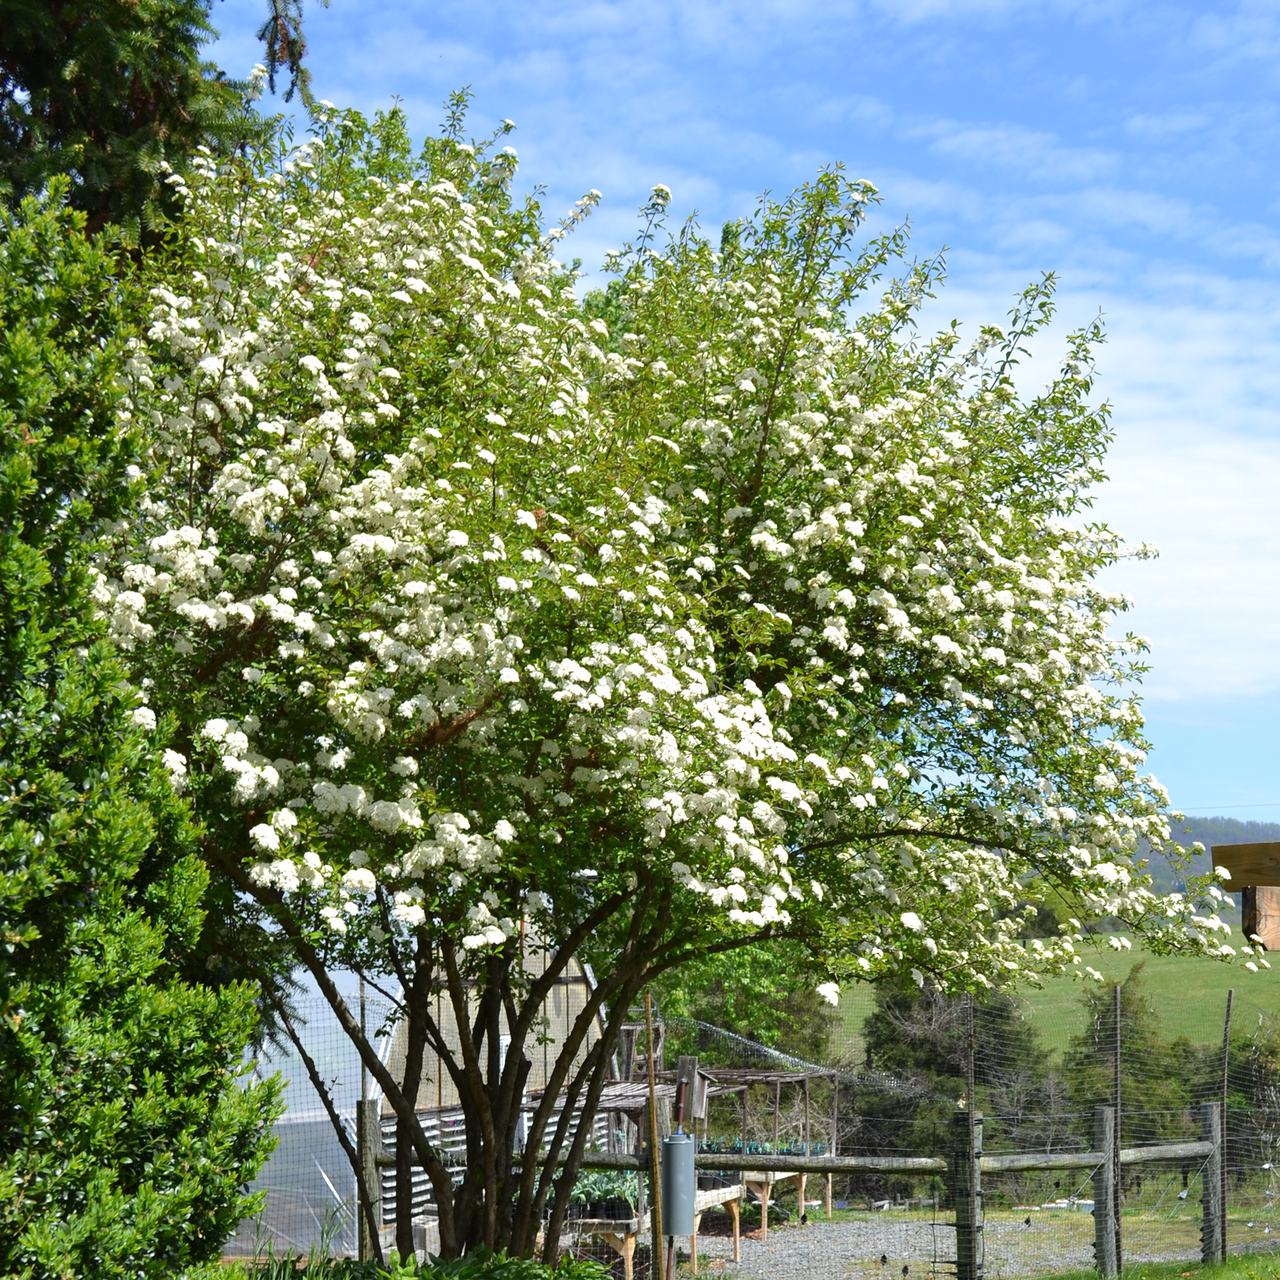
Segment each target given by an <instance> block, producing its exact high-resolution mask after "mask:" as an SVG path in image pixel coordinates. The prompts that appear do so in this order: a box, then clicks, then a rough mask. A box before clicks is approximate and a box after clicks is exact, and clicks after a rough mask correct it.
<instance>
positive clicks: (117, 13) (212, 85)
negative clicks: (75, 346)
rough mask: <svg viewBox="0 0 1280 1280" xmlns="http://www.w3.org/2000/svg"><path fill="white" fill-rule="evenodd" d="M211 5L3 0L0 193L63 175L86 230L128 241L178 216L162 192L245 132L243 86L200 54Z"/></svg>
mask: <svg viewBox="0 0 1280 1280" xmlns="http://www.w3.org/2000/svg"><path fill="white" fill-rule="evenodd" d="M209 9H210V5H209V0H56V2H53V3H51V2H50V0H0V192H3V193H4V195H6V196H7V197H8V199H9V200H10V201H11V202H12V203H13V204H15V205H16V203H17V202H19V201H20V200H21V199H22V198H23V197H24V196H26V195H30V194H36V193H39V192H41V191H43V190H44V188H45V187H46V185H47V184H48V183H49V181H50V179H51V178H53V177H54V176H55V175H57V174H65V175H67V177H68V178H69V179H70V181H71V188H70V196H69V200H70V204H71V206H72V208H75V209H79V210H82V211H83V212H84V213H85V214H86V215H87V216H88V225H89V229H90V230H91V231H96V230H98V229H100V228H101V227H103V226H105V225H107V224H109V223H115V224H119V225H120V226H121V227H122V228H123V230H124V232H125V235H126V238H127V239H128V240H129V241H131V242H134V243H136V242H138V241H139V240H141V239H143V238H145V237H146V235H147V233H149V232H154V231H155V230H156V229H157V228H158V227H159V226H160V225H161V224H162V223H163V222H164V221H165V219H166V218H169V217H171V216H173V215H174V213H175V212H176V211H177V207H178V206H177V203H176V199H175V196H174V194H173V192H172V190H171V189H170V188H169V187H168V186H166V182H165V180H166V177H167V176H168V174H169V172H170V170H171V169H176V170H181V169H182V168H183V167H184V166H185V164H186V159H187V157H188V156H189V155H190V154H191V153H192V152H193V151H194V150H195V149H196V148H197V147H199V146H202V145H209V146H212V147H213V148H214V149H215V150H218V151H221V152H226V151H229V150H230V149H232V148H233V147H234V146H235V145H236V144H237V142H238V141H239V140H240V139H241V138H242V137H243V135H244V132H245V128H246V122H247V117H246V116H245V115H244V113H243V112H242V110H241V105H242V101H243V94H242V86H240V85H238V84H235V83H232V82H230V81H228V80H226V79H225V78H224V76H223V75H222V73H221V72H220V71H218V70H217V68H216V67H214V66H213V64H212V63H209V62H207V61H204V60H202V59H201V57H200V46H201V45H202V44H203V43H204V42H205V41H207V40H208V39H210V38H211V37H212V36H213V35H214V34H215V33H214V31H213V28H212V27H211V26H210V25H209Z"/></svg>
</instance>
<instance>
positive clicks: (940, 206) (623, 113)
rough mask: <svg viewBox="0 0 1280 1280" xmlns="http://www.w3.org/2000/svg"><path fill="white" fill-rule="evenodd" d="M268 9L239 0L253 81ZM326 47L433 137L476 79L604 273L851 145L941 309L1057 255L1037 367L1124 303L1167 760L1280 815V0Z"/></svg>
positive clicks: (1140, 588) (908, 8) (378, 5)
mask: <svg viewBox="0 0 1280 1280" xmlns="http://www.w3.org/2000/svg"><path fill="white" fill-rule="evenodd" d="M265 9H266V4H265V0H222V3H220V4H218V5H216V6H215V8H214V14H213V20H214V22H215V24H216V25H217V26H218V27H219V28H220V29H221V31H222V32H223V38H222V40H221V41H220V43H219V44H218V45H217V46H216V48H215V49H214V51H213V56H214V57H215V58H216V59H217V61H218V62H219V63H220V64H221V65H222V66H224V67H225V68H226V69H227V70H228V71H229V72H231V73H232V74H243V73H244V72H245V71H247V70H248V68H249V67H250V66H251V65H252V64H253V63H254V62H255V61H257V60H258V58H259V56H260V54H259V50H258V48H257V47H256V44H255V41H254V40H253V36H252V33H253V31H254V30H255V29H256V27H257V26H258V25H260V23H261V22H262V19H263V16H264V15H265ZM307 37H308V41H309V45H310V54H309V62H310V66H311V69H312V74H313V76H314V88H315V91H316V92H317V94H318V95H319V96H320V97H323V98H328V99H330V100H332V101H334V102H336V103H338V104H339V105H342V106H356V107H359V108H360V109H361V110H364V111H368V112H371V111H373V110H375V109H376V108H378V107H380V106H386V105H388V104H389V103H390V101H391V99H392V97H393V96H395V97H398V98H399V99H400V101H401V103H402V105H403V106H404V107H405V109H406V110H407V112H408V114H409V118H410V121H411V123H412V126H413V128H414V130H415V133H417V134H418V135H419V136H421V135H422V134H424V133H426V132H427V131H428V130H432V129H434V128H435V127H436V126H437V125H438V123H439V121H440V119H441V117H442V114H443V112H442V108H441V104H442V103H443V101H444V99H445V97H446V95H447V94H448V93H449V92H450V91H451V90H453V89H456V88H460V87H461V86H463V85H469V86H470V87H471V89H472V91H473V92H474V94H475V101H474V105H473V108H472V121H473V123H474V127H475V131H476V132H477V133H487V132H488V130H489V128H490V127H491V126H492V125H493V124H495V123H496V122H497V121H498V120H500V119H502V118H503V117H509V118H511V119H512V120H514V121H515V122H516V124H517V126H518V131H517V133H516V135H515V138H514V143H515V146H516V147H517V149H518V151H519V153H520V158H521V173H522V180H523V181H524V182H525V183H526V184H528V185H530V186H531V185H534V184H539V185H542V186H544V187H545V188H546V191H547V195H546V199H545V207H546V209H547V211H548V213H549V214H550V215H552V216H555V217H558V216H559V213H560V212H561V211H562V210H565V209H567V208H568V207H569V206H570V205H571V204H572V202H573V201H574V200H575V199H577V198H578V196H580V195H581V194H582V193H583V192H585V191H587V190H589V189H590V188H593V187H594V188H598V189H599V190H600V191H601V192H602V193H603V195H604V202H603V205H602V207H601V209H600V210H599V211H598V212H597V213H596V214H595V215H594V216H593V217H592V218H591V219H590V221H589V222H588V223H587V224H586V226H585V227H584V228H583V229H582V230H581V231H580V232H578V233H577V234H576V235H575V237H574V241H573V242H572V248H571V249H570V250H569V252H570V253H572V254H573V255H575V256H580V257H581V258H582V259H583V261H584V264H585V265H586V267H588V268H592V267H594V266H596V265H597V264H598V263H599V262H600V261H601V260H602V258H603V255H604V252H605V250H606V249H608V248H611V247H613V246H615V245H617V244H619V243H620V242H621V241H622V240H624V239H626V238H627V237H628V236H629V235H630V234H631V230H632V228H633V226H634V210H635V209H636V208H637V207H638V206H639V205H640V204H641V203H642V201H643V199H644V196H645V194H646V192H647V191H648V189H649V188H650V187H651V186H652V185H653V184H654V183H656V182H664V183H666V184H667V185H668V186H670V187H671V189H672V192H673V195H674V208H675V210H676V211H678V212H679V213H680V214H682V215H683V214H686V213H689V212H691V211H693V210H697V211H698V213H699V215H700V217H701V219H702V221H703V223H704V225H706V226H707V227H709V228H715V227H718V225H719V224H720V223H721V222H722V221H723V220H725V219H726V218H730V217H737V216H741V215H743V214H745V213H748V212H749V211H750V209H751V207H752V204H753V202H754V200H755V198H756V196H757V195H758V194H759V193H760V192H761V191H763V190H772V191H774V192H783V191H787V190H789V189H791V188H792V187H794V186H795V185H797V184H798V183H800V182H803V181H804V180H805V179H807V178H809V177H810V176H812V175H813V174H814V173H815V172H816V170H817V169H818V168H820V167H821V166H822V165H824V164H828V163H830V162H832V161H835V160H841V161H843V162H844V163H845V164H846V166H847V167H848V169H849V170H850V171H851V172H852V173H853V174H854V175H855V176H860V177H865V178H868V179H870V180H871V181H872V182H874V183H875V184H876V186H877V187H879V189H880V191H881V193H882V195H883V198H884V202H883V204H882V205H881V207H880V210H879V211H878V214H877V221H878V222H879V223H881V224H883V225H888V224H889V223H891V222H898V221H902V220H904V219H908V218H909V219H910V222H911V225H912V228H913V242H914V245H915V249H916V252H918V253H920V254H921V255H924V254H929V253H932V252H933V251H935V250H937V249H938V248H940V247H942V246H944V245H945V246H948V255H947V257H948V262H949V282H948V284H947V287H946V288H945V290H944V291H943V293H942V295H941V296H940V298H939V299H938V301H937V302H936V303H935V304H933V305H932V308H931V311H930V315H929V319H930V322H931V323H942V322H944V321H946V320H949V319H950V318H951V317H952V316H956V317H959V318H960V319H962V320H964V321H967V322H970V323H972V322H975V321H977V320H979V319H983V320H997V321H998V320H1000V319H1001V318H1002V317H1003V315H1004V314H1005V312H1006V311H1007V310H1008V307H1009V305H1010V302H1011V298H1012V295H1013V294H1014V292H1015V291H1017V290H1018V289H1020V288H1021V287H1022V286H1023V285H1024V284H1025V283H1027V282H1029V281H1030V280H1032V279H1034V278H1036V277H1037V276H1038V275H1039V273H1041V272H1042V271H1048V270H1052V271H1055V272H1057V273H1058V275H1059V278H1060V281H1061V293H1060V320H1061V323H1060V324H1059V325H1058V326H1057V332H1056V333H1051V334H1049V335H1047V336H1046V338H1045V339H1044V340H1043V341H1042V342H1041V343H1040V344H1039V346H1038V347H1037V352H1036V357H1037V358H1036V360H1035V361H1033V362H1032V364H1031V366H1029V367H1028V368H1027V370H1026V376H1027V378H1028V379H1029V380H1032V381H1034V380H1043V378H1044V377H1045V376H1047V373H1048V369H1049V367H1050V362H1051V361H1052V359H1053V355H1054V352H1055V349H1056V344H1057V343H1058V342H1060V338H1061V334H1062V332H1064V331H1065V330H1066V328H1067V327H1069V326H1074V325H1075V324H1079V323H1082V322H1083V321H1084V320H1086V319H1088V318H1089V317H1091V316H1093V315H1094V314H1096V313H1098V312H1099V311H1101V312H1102V313H1103V315H1104V317H1105V319H1106V322H1107V327H1108V331H1109V335H1110V340H1109V342H1108V345H1107V346H1106V348H1104V350H1103V351H1102V353H1101V361H1100V365H1101V374H1102V376H1101V383H1100V386H1101V390H1102V393H1103V395H1105V396H1106V397H1107V398H1108V399H1109V400H1110V401H1111V402H1112V404H1113V406H1114V426H1115V430H1116V442H1115V445H1114V447H1113V451H1112V454H1111V462H1110V467H1109V470H1110V473H1111V476H1112V480H1111V483H1110V484H1108V485H1107V486H1106V487H1105V488H1104V489H1102V490H1101V491H1100V492H1099V494H1098V497H1097V501H1096V506H1095V510H1096V512H1097V513H1098V515H1099V516H1100V517H1102V518H1105V519H1106V520H1107V521H1108V522H1109V523H1111V524H1112V525H1113V526H1115V527H1116V528H1118V529H1119V530H1121V531H1122V532H1123V533H1124V534H1126V535H1127V536H1128V537H1129V538H1130V539H1132V540H1133V541H1135V542H1140V541H1148V542H1154V543H1156V544H1157V545H1158V546H1159V547H1160V549H1161V556H1160V558H1159V559H1158V560H1157V561H1155V562H1146V563H1132V564H1127V565H1125V566H1122V567H1121V568H1119V569H1117V570H1115V571H1113V574H1112V579H1111V580H1112V583H1113V585H1114V586H1116V587H1117V588H1118V589H1121V590H1124V591H1127V592H1129V593H1130V594H1131V595H1132V596H1133V597H1134V598H1135V600H1136V601H1137V606H1136V608H1135V610H1134V612H1133V613H1132V614H1131V615H1130V616H1129V617H1130V623H1131V625H1132V626H1133V627H1134V629H1135V630H1137V631H1138V632H1139V633H1141V634H1143V635H1146V636H1148V637H1149V638H1150V639H1151V641H1152V645H1153V654H1152V658H1151V663H1152V671H1151V674H1150V676H1149V677H1148V679H1147V681H1146V697H1145V705H1146V709H1147V714H1148V727H1149V732H1150V735H1151V737H1152V739H1153V741H1154V743H1155V750H1154V752H1153V753H1152V756H1151V758H1150V763H1151V765H1152V767H1153V769H1154V770H1155V772H1156V773H1157V775H1158V776H1159V777H1160V778H1161V780H1162V781H1164V782H1165V783H1166V785H1167V786H1168V787H1169V789H1170V792H1171V795H1172V798H1173V801H1174V803H1175V804H1176V805H1180V806H1182V807H1184V808H1185V809H1186V810H1187V811H1188V812H1192V811H1195V812H1201V813H1207V812H1213V813H1229V814H1234V815H1236V816H1239V817H1243V818H1255V819H1260V820H1274V821H1280V290H1278V289H1277V285H1278V284H1280V167H1278V166H1277V163H1276V160H1277V156H1278V154H1280V96H1278V94H1277V88H1278V81H1280V0H1276V2H1274V3H1239V4H1199V5H1193V4H1158V3H1149V2H1148V3H1126V0H1110V2H1109V3H1106V4H1099V3H1092V2H1084V3H1072V2H1070V0H1061V2H1057V3H1055V2H1054V0H1035V2H1033V3H1018V2H1016V0H1007V2H1002V0H949V2H947V3H943V2H937V3H935V2H933V0H898V2H897V3H875V2H874V0H867V2H865V3H847V2H843V0H827V2H825V3H809V2H808V0H793V2H784V0H755V2H754V3H749V4H743V3H739V4H727V3H719V2H716V0H684V2H683V3H678V4H677V3H670V2H669V0H645V3H639V2H638V0H625V2H621V3H608V2H604V0H564V2H563V3H560V4H558V5H554V6H551V5H545V4H537V3H527V2H526V3H494V2H490V0H470V2H469V3H465V4H464V3H455V2H454V0H432V2H431V3H418V2H406V3H400V4H393V3H383V2H381V0H333V3H332V7H330V8H328V9H325V8H322V7H320V6H319V5H318V4H316V5H312V6H310V7H309V8H308V11H307Z"/></svg>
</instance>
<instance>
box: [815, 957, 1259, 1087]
mask: <svg viewBox="0 0 1280 1280" xmlns="http://www.w3.org/2000/svg"><path fill="white" fill-rule="evenodd" d="M1240 941H1241V938H1240V935H1239V933H1237V934H1235V935H1234V936H1233V938H1232V943H1233V945H1239V943H1240ZM1097 944H1098V945H1097V946H1087V947H1086V949H1085V950H1084V951H1083V953H1082V954H1083V963H1084V964H1087V965H1091V966H1092V967H1093V968H1095V969H1097V970H1098V972H1099V973H1101V974H1102V975H1103V977H1104V978H1106V979H1109V980H1111V981H1116V980H1123V979H1124V978H1125V977H1127V976H1128V974H1129V971H1130V969H1131V968H1132V967H1133V966H1134V965H1135V964H1138V963H1139V962H1145V967H1144V969H1143V978H1144V980H1145V983H1146V989H1147V996H1148V999H1150V1001H1151V1002H1152V1004H1154V1006H1155V1008H1156V1011H1157V1013H1158V1015H1159V1017H1160V1020H1161V1023H1162V1024H1163V1027H1164V1031H1165V1034H1166V1035H1167V1036H1169V1037H1171V1038H1172V1037H1175V1036H1186V1037H1187V1038H1188V1039H1190V1040H1192V1041H1194V1042H1196V1043H1198V1044H1215V1043H1219V1042H1221V1040H1222V1019H1223V1014H1224V1013H1225V1011H1226V1001H1227V990H1228V988H1234V990H1235V1005H1234V1010H1233V1014H1232V1021H1233V1024H1234V1025H1235V1026H1236V1027H1239V1028H1244V1027H1247V1026H1249V1025H1253V1024H1255V1023H1256V1022H1257V1019H1258V1015H1259V1014H1260V1013H1263V1014H1268V1015H1270V1016H1272V1017H1280V955H1277V956H1276V957H1275V959H1274V960H1273V961H1272V963H1273V966H1274V967H1273V968H1271V969H1269V970H1267V969H1264V970H1260V971H1259V972H1258V973H1249V972H1248V971H1247V970H1243V969H1241V968H1239V967H1238V966H1233V965H1227V964H1222V963H1220V962H1218V961H1215V960H1195V959H1188V958H1184V957H1181V956H1155V955H1151V954H1150V953H1149V952H1147V951H1145V950H1142V949H1140V948H1138V947H1137V946H1135V947H1134V948H1133V950H1132V951H1124V952H1116V951H1113V950H1112V949H1111V947H1110V946H1109V945H1108V944H1107V940H1106V937H1105V936H1103V935H1100V936H1099V937H1098V938H1097ZM1085 981H1086V979H1083V978H1079V979H1078V978H1073V977H1071V976H1070V975H1066V976H1063V977H1060V978H1052V979H1050V980H1049V981H1047V982H1046V983H1045V985H1044V986H1043V987H1042V988H1040V989H1039V990H1035V989H1032V988H1023V989H1022V990H1021V991H1020V992H1019V997H1020V999H1021V1000H1022V1001H1023V1002H1024V1004H1025V1005H1026V1008H1027V1012H1028V1017H1030V1018H1032V1019H1033V1020H1034V1022H1035V1024H1036V1027H1037V1028H1038V1030H1039V1032H1040V1037H1041V1041H1042V1043H1043V1044H1044V1046H1045V1048H1047V1049H1051V1050H1053V1051H1054V1052H1061V1050H1062V1049H1063V1048H1064V1047H1065V1046H1066V1043H1067V1041H1068V1040H1069V1039H1070V1038H1071V1036H1073V1035H1075V1034H1076V1033H1077V1032H1079V1031H1080V1030H1081V1028H1082V1025H1083V1014H1082V1011H1081V999H1080V997H1081V992H1082V990H1083V988H1084V983H1085ZM874 1005H875V998H874V995H873V992H872V990H871V988H869V987H858V988H851V989H849V990H848V991H846V992H845V993H844V994H843V995H842V997H841V1000H840V1014H841V1021H840V1024H839V1025H838V1027H837V1030H836V1034H835V1041H836V1043H835V1044H833V1049H834V1051H835V1052H836V1053H837V1054H838V1056H839V1057H840V1058H841V1059H842V1060H843V1061H846V1062H854V1063H858V1062H861V1061H862V1060H863V1058H864V1056H865V1053H864V1050H863V1046H862V1023H863V1021H864V1019H865V1018H866V1017H867V1015H868V1014H869V1013H870V1012H871V1011H872V1009H873V1008H874Z"/></svg>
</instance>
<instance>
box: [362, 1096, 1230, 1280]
mask: <svg viewBox="0 0 1280 1280" xmlns="http://www.w3.org/2000/svg"><path fill="white" fill-rule="evenodd" d="M982 1127H983V1125H982V1116H981V1115H978V1114H974V1115H972V1116H971V1115H969V1114H968V1113H966V1112H963V1111H960V1112H957V1114H956V1116H955V1118H954V1120H953V1121H952V1125H951V1135H952V1138H951V1150H950V1151H949V1153H948V1154H947V1155H945V1156H849V1155H846V1156H808V1155H772V1154H766V1153H755V1154H750V1155H733V1154H729V1153H716V1152H700V1153H698V1154H697V1155H695V1157H694V1165H695V1167H696V1168H699V1169H711V1170H716V1171H726V1172H727V1171H735V1170H736V1171H746V1170H751V1171H759V1172H763V1173H806V1174H808V1173H817V1174H834V1173H905V1174H939V1175H941V1176H942V1177H944V1178H945V1180H946V1183H947V1188H948V1191H949V1193H950V1195H949V1198H950V1199H951V1202H952V1204H953V1205H954V1208H955V1228H956V1257H955V1259H954V1262H955V1268H956V1272H955V1273H956V1280H981V1277H982V1271H983V1268H982V1242H981V1237H982V1216H983V1215H982V1175H983V1174H984V1173H1023V1172H1028V1171H1038V1170H1053V1169H1091V1170H1092V1171H1093V1220H1094V1261H1095V1265H1096V1267H1097V1270H1098V1272H1099V1274H1100V1275H1101V1276H1102V1277H1103V1278H1104V1280H1110V1278H1111V1277H1114V1276H1118V1275H1119V1274H1120V1270H1121V1266H1122V1259H1123V1242H1122V1238H1121V1222H1120V1170H1121V1168H1123V1167H1125V1166H1128V1165H1145V1164H1160V1163H1166V1164H1167V1163H1171V1162H1178V1163H1186V1162H1188V1161H1194V1160H1198V1161H1200V1162H1201V1179H1200V1184H1201V1188H1202V1194H1201V1207H1202V1213H1203V1220H1202V1226H1201V1233H1200V1241H1201V1248H1200V1253H1201V1258H1202V1259H1203V1261H1205V1262H1218V1261H1222V1260H1225V1258H1226V1247H1227V1244H1226V1219H1225V1214H1224V1211H1223V1197H1222V1104H1221V1103H1219V1102H1205V1103H1203V1104H1201V1108H1200V1133H1201V1137H1200V1141H1198V1142H1172V1143H1165V1144H1163V1145H1160V1146H1146V1147H1119V1146H1118V1145H1117V1143H1116V1124H1115V1108H1114V1107H1095V1108H1094V1150H1092V1151H1062V1152H1029V1153H1015V1154H1005V1155H985V1154H983V1150H982ZM381 1138H382V1133H381V1127H380V1126H379V1124H378V1120H377V1112H376V1110H375V1109H374V1105H373V1104H362V1106H361V1110H360V1113H359V1124H358V1125H357V1142H358V1146H359V1151H360V1159H361V1165H362V1167H363V1169H364V1171H365V1180H366V1185H368V1186H370V1187H373V1188H376V1190H375V1191H374V1193H373V1194H374V1195H375V1196H378V1197H379V1201H378V1203H376V1204H375V1206H374V1217H375V1219H380V1216H381V1203H380V1197H381V1179H380V1178H379V1171H380V1170H381V1169H383V1168H387V1167H390V1166H394V1164H395V1161H394V1159H393V1158H391V1157H390V1156H387V1155H384V1154H383V1153H382V1142H381ZM582 1167H583V1168H585V1169H636V1170H643V1171H646V1172H648V1173H650V1175H651V1176H652V1161H651V1159H650V1156H649V1154H647V1153H646V1154H644V1155H636V1154H634V1153H630V1152H588V1153H587V1154H586V1155H585V1156H584V1157H583V1160H582ZM361 1227H362V1236H363V1227H364V1222H363V1219H362V1221H361Z"/></svg>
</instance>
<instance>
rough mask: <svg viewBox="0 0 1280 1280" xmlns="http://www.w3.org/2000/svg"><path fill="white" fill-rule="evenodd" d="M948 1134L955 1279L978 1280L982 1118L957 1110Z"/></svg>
mask: <svg viewBox="0 0 1280 1280" xmlns="http://www.w3.org/2000/svg"><path fill="white" fill-rule="evenodd" d="M951 1133H952V1139H953V1141H952V1149H951V1154H950V1157H949V1158H948V1160H947V1165H948V1172H947V1178H948V1181H949V1183H950V1186H951V1199H952V1203H953V1204H954V1205H955V1211H956V1280H981V1277H982V1169H981V1165H980V1164H979V1161H980V1160H981V1158H982V1117H981V1116H980V1115H973V1114H971V1113H970V1112H969V1111H968V1110H967V1109H966V1110H964V1111H957V1112H956V1114H955V1116H954V1118H953V1119H952V1121H951Z"/></svg>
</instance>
